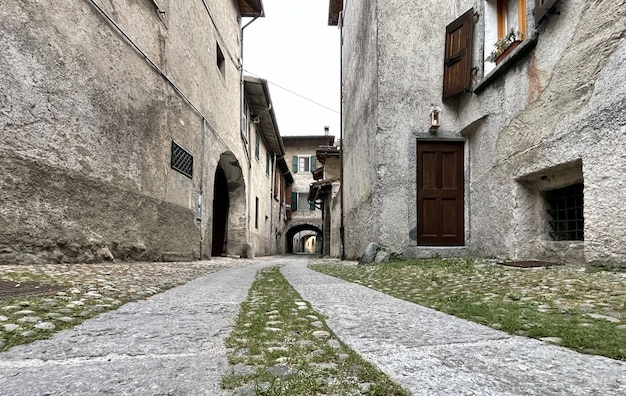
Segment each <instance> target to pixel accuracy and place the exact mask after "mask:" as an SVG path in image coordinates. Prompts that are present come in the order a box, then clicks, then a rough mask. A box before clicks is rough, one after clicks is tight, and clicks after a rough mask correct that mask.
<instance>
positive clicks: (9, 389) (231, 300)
mask: <svg viewBox="0 0 626 396" xmlns="http://www.w3.org/2000/svg"><path fill="white" fill-rule="evenodd" d="M269 265H272V263H271V262H269V261H260V262H259V263H258V264H255V265H250V266H247V267H240V268H229V269H224V270H221V271H219V272H216V273H214V274H210V275H207V276H204V277H202V278H199V279H196V280H194V281H191V282H189V283H187V284H185V285H183V286H180V287H177V288H174V289H171V290H168V291H166V292H164V293H161V294H158V295H156V296H153V297H151V298H149V299H147V300H143V301H138V302H135V303H130V304H126V305H124V306H122V307H121V308H120V309H118V310H116V311H111V312H107V313H104V314H101V315H99V316H97V317H96V318H93V319H90V320H87V321H85V322H84V323H82V324H81V325H79V326H76V327H75V328H73V329H71V330H66V331H62V332H59V333H57V334H55V335H54V336H53V337H52V338H50V339H47V340H41V341H37V342H34V343H32V344H28V345H21V346H17V347H14V348H11V349H10V350H9V351H7V352H4V353H1V354H0V393H2V394H7V395H8V394H10V395H16V396H17V395H34V394H46V395H66V394H67V395H70V394H71V395H74V394H115V395H117V394H135V395H148V394H149V395H154V394H185V395H191V394H193V395H220V394H222V390H221V389H220V387H219V382H220V378H221V376H222V374H223V372H224V370H225V369H226V367H227V360H226V350H225V347H224V345H223V340H224V338H225V337H226V335H227V334H228V333H229V332H230V329H231V326H232V323H233V321H234V318H235V316H236V315H237V313H238V311H239V305H240V304H241V302H242V301H244V300H245V298H246V297H247V293H248V290H249V288H250V285H251V284H252V281H253V280H254V277H255V275H256V273H257V271H258V270H259V269H261V268H264V267H267V266H269Z"/></svg>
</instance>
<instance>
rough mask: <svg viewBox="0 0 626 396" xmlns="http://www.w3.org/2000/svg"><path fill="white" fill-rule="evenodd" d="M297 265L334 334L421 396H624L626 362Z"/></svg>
mask: <svg viewBox="0 0 626 396" xmlns="http://www.w3.org/2000/svg"><path fill="white" fill-rule="evenodd" d="M306 265H307V261H306V259H299V260H294V261H291V263H290V264H289V265H287V266H285V267H283V268H282V272H283V275H284V276H285V277H286V278H287V280H288V281H289V282H290V283H291V285H292V286H293V287H294V288H295V289H296V290H297V291H298V293H300V295H301V296H302V297H303V299H305V300H307V301H309V302H310V303H311V305H312V307H313V308H314V309H315V310H317V311H319V312H321V313H322V314H324V315H325V316H326V322H327V324H328V325H329V326H330V327H331V328H332V329H333V331H334V332H335V334H336V335H337V336H338V337H339V338H340V339H341V340H342V341H344V342H345V343H346V344H348V345H349V346H350V347H351V348H353V349H354V350H355V351H357V352H358V353H360V354H361V355H362V356H363V357H364V358H366V359H368V360H369V361H371V362H373V363H374V364H376V365H377V366H378V367H379V368H380V369H381V370H383V371H384V372H385V373H386V374H387V375H389V376H390V378H392V379H393V380H394V381H397V382H398V383H399V384H401V385H402V386H404V387H405V388H406V389H407V390H409V391H410V392H412V393H413V394H414V395H625V394H626V362H621V361H617V360H612V359H608V358H605V357H602V356H593V355H583V354H579V353H576V352H574V351H572V350H569V349H566V348H562V347H558V346H554V345H550V344H546V343H543V342H541V341H538V340H534V339H529V338H524V337H516V336H511V335H508V334H506V333H504V332H500V331H497V330H493V329H491V328H488V327H485V326H482V325H479V324H475V323H472V322H468V321H465V320H462V319H459V318H456V317H454V316H450V315H446V314H443V313H441V312H438V311H433V310H430V309H428V308H424V307H421V306H419V305H416V304H413V303H410V302H407V301H404V300H400V299H397V298H394V297H391V296H388V295H386V294H383V293H380V292H377V291H375V290H372V289H369V288H366V287H364V286H360V285H357V284H354V283H349V282H345V281H343V280H339V279H336V278H333V277H330V276H327V275H323V274H320V273H317V272H315V271H312V270H309V269H308V268H307V267H306Z"/></svg>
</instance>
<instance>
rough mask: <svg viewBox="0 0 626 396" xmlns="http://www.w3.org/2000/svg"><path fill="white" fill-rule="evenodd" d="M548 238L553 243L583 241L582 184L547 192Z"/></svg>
mask: <svg viewBox="0 0 626 396" xmlns="http://www.w3.org/2000/svg"><path fill="white" fill-rule="evenodd" d="M547 198H548V204H549V205H550V208H549V209H548V213H549V214H550V217H551V219H550V228H551V231H550V236H551V237H552V239H553V240H555V241H583V240H584V239H585V238H584V236H585V234H584V229H585V222H584V216H583V184H582V183H578V184H574V185H571V186H569V187H565V188H559V189H558V190H552V191H548V195H547Z"/></svg>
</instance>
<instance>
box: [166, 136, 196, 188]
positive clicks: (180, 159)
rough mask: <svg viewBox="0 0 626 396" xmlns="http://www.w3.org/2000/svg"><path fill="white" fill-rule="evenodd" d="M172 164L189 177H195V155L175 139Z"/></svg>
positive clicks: (175, 168)
mask: <svg viewBox="0 0 626 396" xmlns="http://www.w3.org/2000/svg"><path fill="white" fill-rule="evenodd" d="M170 166H171V167H172V169H174V170H177V171H178V172H180V173H182V174H183V175H185V176H187V177H188V178H190V179H191V178H193V156H192V155H191V154H190V153H189V151H187V150H185V149H184V148H183V147H182V146H180V145H178V144H177V143H176V142H175V141H173V140H172V158H171V162H170Z"/></svg>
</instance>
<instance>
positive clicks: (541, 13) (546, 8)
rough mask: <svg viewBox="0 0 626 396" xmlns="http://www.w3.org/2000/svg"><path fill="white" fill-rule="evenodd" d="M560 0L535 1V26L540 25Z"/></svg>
mask: <svg viewBox="0 0 626 396" xmlns="http://www.w3.org/2000/svg"><path fill="white" fill-rule="evenodd" d="M557 1H558V0H535V26H537V25H539V23H541V21H543V19H544V18H545V17H546V15H547V14H549V13H550V11H551V10H552V9H553V8H554V6H555V5H556V3H557Z"/></svg>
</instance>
